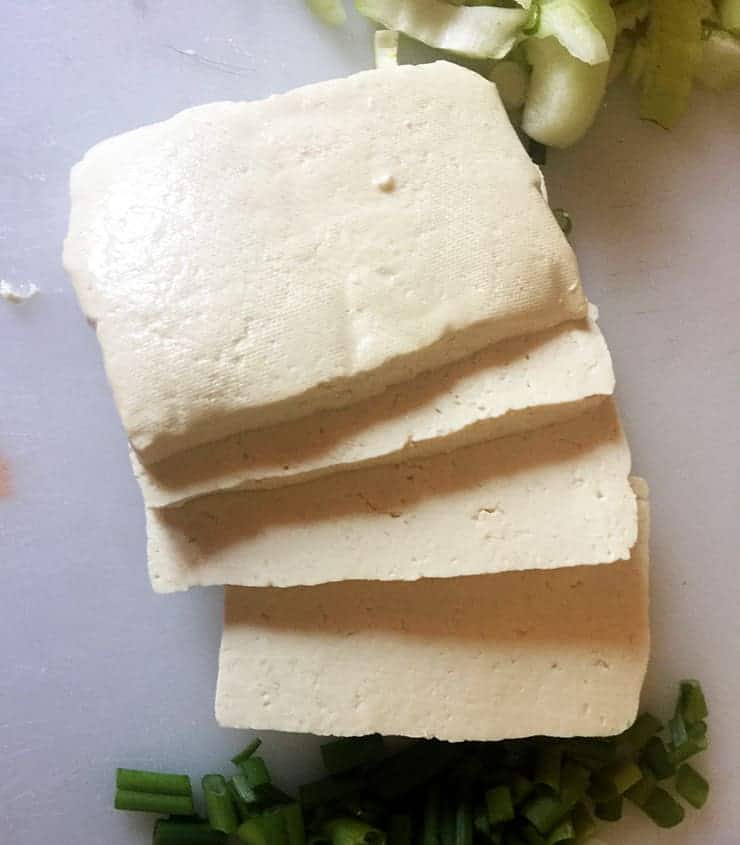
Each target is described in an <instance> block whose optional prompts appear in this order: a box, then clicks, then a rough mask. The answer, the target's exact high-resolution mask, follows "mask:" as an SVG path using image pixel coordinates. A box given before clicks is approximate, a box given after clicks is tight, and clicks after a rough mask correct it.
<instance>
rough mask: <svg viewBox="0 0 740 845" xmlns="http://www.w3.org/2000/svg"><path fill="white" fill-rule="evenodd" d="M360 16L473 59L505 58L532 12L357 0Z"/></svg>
mask: <svg viewBox="0 0 740 845" xmlns="http://www.w3.org/2000/svg"><path fill="white" fill-rule="evenodd" d="M355 5H356V6H357V10H358V11H359V12H360V14H362V15H364V16H365V17H366V18H370V20H373V21H375V22H376V23H379V24H381V25H382V26H384V27H385V28H386V29H395V30H398V31H399V32H402V33H403V34H404V35H408V36H409V37H410V38H413V39H415V40H416V41H421V42H422V43H423V44H427V45H429V46H430V47H436V48H437V49H438V50H448V51H449V52H451V53H459V54H460V55H463V56H469V57H470V58H473V59H502V58H504V56H505V55H506V54H507V53H508V52H509V51H510V50H511V48H512V47H514V46H515V44H516V42H517V40H518V38H519V35H520V32H521V30H522V29H523V28H524V27H525V26H526V24H527V20H528V18H529V12H528V11H525V10H524V9H504V8H499V7H494V6H477V7H476V6H452V5H450V4H448V3H443V2H441V0H355Z"/></svg>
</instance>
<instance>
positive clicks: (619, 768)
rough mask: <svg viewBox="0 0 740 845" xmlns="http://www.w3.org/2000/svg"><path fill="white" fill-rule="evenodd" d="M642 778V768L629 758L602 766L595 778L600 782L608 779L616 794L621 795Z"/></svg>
mask: <svg viewBox="0 0 740 845" xmlns="http://www.w3.org/2000/svg"><path fill="white" fill-rule="evenodd" d="M641 779H642V770H641V769H640V767H639V766H638V765H637V763H631V762H630V761H629V760H620V761H619V762H618V763H612V764H611V765H609V766H606V767H605V768H603V769H602V770H601V771H600V772H599V773H598V775H597V778H595V780H598V781H599V782H600V783H601V782H603V781H608V782H609V783H611V784H612V786H613V787H614V791H615V792H616V794H617V795H623V794H624V793H625V792H626V791H627V790H628V789H629V788H630V787H631V786H634V785H635V784H636V783H637V782H638V781H640V780H641Z"/></svg>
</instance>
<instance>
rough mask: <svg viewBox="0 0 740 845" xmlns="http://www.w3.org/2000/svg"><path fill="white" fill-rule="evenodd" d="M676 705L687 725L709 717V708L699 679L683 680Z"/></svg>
mask: <svg viewBox="0 0 740 845" xmlns="http://www.w3.org/2000/svg"><path fill="white" fill-rule="evenodd" d="M676 707H677V710H678V711H679V712H680V713H681V716H682V717H683V720H684V722H685V724H686V725H687V726H688V725H694V724H696V723H697V722H703V721H704V720H705V719H706V718H707V716H708V715H709V710H708V709H707V702H706V699H705V698H704V692H703V691H702V688H701V684H700V683H699V681H695V680H688V681H681V686H680V692H679V698H678V704H677V706H676Z"/></svg>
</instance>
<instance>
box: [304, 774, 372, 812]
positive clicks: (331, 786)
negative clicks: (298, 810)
mask: <svg viewBox="0 0 740 845" xmlns="http://www.w3.org/2000/svg"><path fill="white" fill-rule="evenodd" d="M363 785H364V783H363V781H362V780H359V779H355V778H342V780H337V779H335V778H333V777H328V778H322V779H321V780H316V781H312V782H311V783H304V784H303V786H301V787H300V789H299V790H298V797H299V799H300V802H301V804H302V805H303V807H304V809H306V810H311V809H313V808H315V807H319V806H321V805H322V804H330V803H332V802H335V801H341V800H342V799H343V798H348V797H349V796H350V795H353V794H355V793H357V792H359V791H360V790H361V789H362V787H363Z"/></svg>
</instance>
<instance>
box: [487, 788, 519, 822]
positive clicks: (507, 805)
mask: <svg viewBox="0 0 740 845" xmlns="http://www.w3.org/2000/svg"><path fill="white" fill-rule="evenodd" d="M486 813H487V817H488V821H489V823H490V824H492V825H497V824H501V823H502V822H508V821H511V819H513V818H514V803H513V801H512V799H511V789H510V788H509V787H508V786H494V787H493V789H489V790H488V791H487V792H486Z"/></svg>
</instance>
